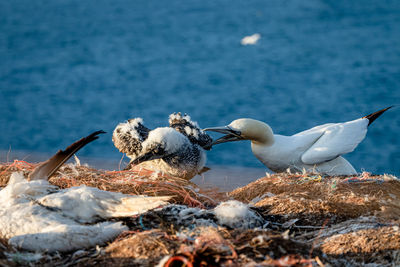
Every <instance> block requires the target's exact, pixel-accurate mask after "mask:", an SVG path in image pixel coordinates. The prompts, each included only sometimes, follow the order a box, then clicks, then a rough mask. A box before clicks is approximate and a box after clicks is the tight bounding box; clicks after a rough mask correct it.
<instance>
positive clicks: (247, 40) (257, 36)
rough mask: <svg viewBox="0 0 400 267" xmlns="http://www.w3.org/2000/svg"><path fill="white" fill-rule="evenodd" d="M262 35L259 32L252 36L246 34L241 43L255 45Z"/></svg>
mask: <svg viewBox="0 0 400 267" xmlns="http://www.w3.org/2000/svg"><path fill="white" fill-rule="evenodd" d="M260 38H261V35H260V34H259V33H255V34H253V35H250V36H245V37H243V39H242V40H241V41H240V44H242V45H255V44H256V43H257V42H258V40H260Z"/></svg>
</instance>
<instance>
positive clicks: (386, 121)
mask: <svg viewBox="0 0 400 267" xmlns="http://www.w3.org/2000/svg"><path fill="white" fill-rule="evenodd" d="M254 33H259V34H260V35H261V38H260V40H259V41H258V43H257V44H255V45H248V46H243V45H241V44H240V40H241V39H242V38H243V37H244V36H247V35H251V34H254ZM399 103H400V1H398V0H393V1H390V0H388V1H375V0H366V1H348V0H326V1H322V0H310V1H302V0H267V1H266V0H248V1H237V0H233V1H232V0H202V1H193V0H186V1H179V0H169V1H153V0H143V1H142V0H135V1H132V0H113V1H105V0H96V1H80V0H54V1H44V0H35V1H28V0H16V1H0V125H1V129H2V131H1V134H0V150H1V156H2V159H3V161H4V160H5V159H6V157H12V155H18V156H20V157H22V155H24V154H27V155H28V154H31V155H35V154H51V153H54V152H55V151H56V150H58V149H60V148H63V147H65V146H67V145H69V144H70V143H71V142H72V141H74V140H76V139H77V138H80V137H81V136H84V135H86V134H88V133H90V132H91V131H94V130H98V129H103V130H105V131H107V132H108V134H107V135H105V136H102V137H101V138H100V139H99V140H98V141H96V142H95V143H93V144H91V145H89V146H87V147H85V148H84V149H83V150H82V151H81V152H79V155H80V156H83V157H89V158H97V159H99V160H104V161H110V160H111V161H112V162H117V163H118V161H119V160H120V158H121V154H120V153H119V152H118V151H117V150H116V149H115V148H114V146H113V144H112V142H111V133H112V131H113V129H114V127H115V126H116V124H117V123H118V122H121V121H124V120H126V119H128V118H131V117H142V118H143V119H144V121H145V124H146V125H147V126H148V127H158V126H165V125H167V122H168V115H169V114H170V113H172V112H177V111H181V112H186V113H188V114H190V115H191V116H192V118H193V119H194V120H195V121H197V122H198V123H199V124H200V126H202V127H209V126H220V125H225V124H228V123H229V122H230V121H232V120H234V119H236V118H240V117H251V118H255V119H259V120H262V121H265V122H267V123H268V124H270V126H271V127H272V128H273V129H274V131H275V132H276V133H280V134H286V135H291V134H294V133H296V132H298V131H301V130H304V129H307V128H310V127H313V126H315V125H319V124H322V123H327V122H341V121H347V120H352V119H356V118H359V117H361V116H364V115H367V114H369V113H372V112H375V111H377V110H379V109H381V108H384V107H387V106H389V105H393V104H399ZM399 117H400V110H399V108H394V109H392V110H390V111H389V112H387V113H385V114H384V115H383V116H382V117H381V118H379V119H378V120H377V121H376V122H374V124H372V125H371V127H370V129H369V132H368V134H367V137H366V139H365V140H364V141H363V142H362V143H361V144H360V145H359V146H358V148H357V149H356V151H354V152H353V153H351V154H349V155H347V156H346V158H347V159H348V160H349V161H350V162H351V163H352V164H353V165H354V166H355V168H356V169H357V170H359V171H360V170H367V171H371V172H375V173H393V174H397V175H400V167H399V166H400V151H399V144H400V141H399V138H398V137H399V132H400V120H399ZM9 151H10V152H9ZM31 157H34V156H31ZM28 159H29V158H28ZM208 160H209V161H208V165H220V166H222V165H224V166H236V167H251V168H255V169H256V170H259V171H261V172H264V171H265V168H264V166H263V165H262V164H261V163H259V162H258V160H257V159H256V158H255V157H254V156H253V155H252V153H251V150H250V146H249V143H248V142H242V143H239V142H236V143H232V144H223V145H220V146H216V147H215V148H214V149H213V150H212V151H211V152H209V153H208Z"/></svg>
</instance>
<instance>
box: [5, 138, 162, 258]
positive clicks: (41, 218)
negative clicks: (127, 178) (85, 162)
mask: <svg viewBox="0 0 400 267" xmlns="http://www.w3.org/2000/svg"><path fill="white" fill-rule="evenodd" d="M100 133H103V132H102V131H98V132H94V133H92V134H91V135H89V136H87V137H85V138H82V139H80V140H78V141H77V142H75V143H73V144H72V145H71V146H69V147H68V148H67V149H65V150H64V151H61V150H60V151H59V152H58V153H57V154H55V155H54V156H53V157H51V158H50V159H49V160H47V161H46V162H43V163H42V164H40V165H39V166H38V167H36V168H35V170H34V171H33V172H32V173H30V174H29V176H28V179H26V178H25V177H24V176H23V174H22V173H13V174H12V175H11V177H10V180H9V182H8V184H7V186H6V187H5V188H3V189H2V190H1V191H0V238H6V239H9V240H8V242H9V244H11V245H13V246H15V247H18V248H22V249H26V250H31V251H48V252H53V251H70V250H76V249H81V248H87V247H92V246H96V245H101V244H104V243H105V242H107V241H109V240H110V239H112V238H114V237H116V236H118V235H119V234H120V233H121V232H122V231H124V230H127V229H128V228H127V227H126V226H124V225H123V224H122V223H121V222H115V221H114V222H110V221H105V219H108V218H115V217H125V216H132V215H136V214H140V213H143V212H146V211H147V210H149V209H153V208H156V207H159V206H162V205H165V204H167V203H166V200H168V199H169V197H144V196H132V195H125V194H121V193H114V192H107V191H103V190H100V189H97V188H93V187H87V186H79V187H71V188H67V189H63V190H60V189H59V188H58V187H56V186H54V185H51V184H50V183H49V182H48V181H47V179H48V178H49V177H50V176H51V175H52V174H53V173H55V172H56V171H57V169H58V168H60V167H61V165H62V164H63V163H64V162H65V161H66V160H68V159H69V158H70V157H71V156H72V155H73V154H74V153H75V152H77V151H78V150H79V149H80V148H82V147H83V146H85V145H86V144H88V143H90V142H92V141H93V140H95V139H97V138H98V134H100ZM99 221H100V222H99ZM101 221H103V222H101Z"/></svg>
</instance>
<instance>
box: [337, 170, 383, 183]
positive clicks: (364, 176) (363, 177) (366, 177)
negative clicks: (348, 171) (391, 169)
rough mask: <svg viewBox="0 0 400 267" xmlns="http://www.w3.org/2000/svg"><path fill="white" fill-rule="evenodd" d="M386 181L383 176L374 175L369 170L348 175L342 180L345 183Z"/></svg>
mask: <svg viewBox="0 0 400 267" xmlns="http://www.w3.org/2000/svg"><path fill="white" fill-rule="evenodd" d="M384 181H385V179H384V177H383V176H372V175H371V173H369V172H363V173H361V174H360V175H359V176H353V177H348V178H345V179H343V180H342V182H343V183H377V184H381V183H383V182H384Z"/></svg>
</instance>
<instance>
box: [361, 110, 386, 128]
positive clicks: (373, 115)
mask: <svg viewBox="0 0 400 267" xmlns="http://www.w3.org/2000/svg"><path fill="white" fill-rule="evenodd" d="M392 107H393V106H390V107H387V108H384V109H381V110H379V111H377V112H374V113H371V114H369V115H367V116H364V117H363V118H365V119H368V121H369V123H368V126H369V125H370V124H371V123H373V122H374V120H376V119H377V118H379V116H381V115H382V114H383V113H384V112H385V111H386V110H388V109H391V108H392Z"/></svg>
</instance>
